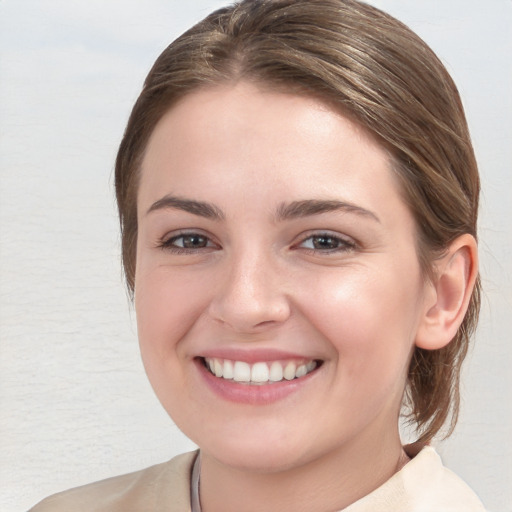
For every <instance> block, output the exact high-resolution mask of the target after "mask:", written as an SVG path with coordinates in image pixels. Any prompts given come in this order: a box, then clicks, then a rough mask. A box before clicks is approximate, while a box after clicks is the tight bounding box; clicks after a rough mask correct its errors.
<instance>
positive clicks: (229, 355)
mask: <svg viewBox="0 0 512 512" xmlns="http://www.w3.org/2000/svg"><path fill="white" fill-rule="evenodd" d="M197 357H202V358H217V359H229V360H230V361H244V362H246V363H249V364H252V363H258V362H263V361H282V360H291V359H305V360H314V359H318V358H317V357H312V356H311V355H308V356H306V355H304V354H297V353H294V352H288V351H284V350H276V349H271V348H270V349H264V348H258V349H250V350H248V349H238V348H216V349H213V348H212V349H207V350H204V351H202V352H201V353H200V354H198V355H197Z"/></svg>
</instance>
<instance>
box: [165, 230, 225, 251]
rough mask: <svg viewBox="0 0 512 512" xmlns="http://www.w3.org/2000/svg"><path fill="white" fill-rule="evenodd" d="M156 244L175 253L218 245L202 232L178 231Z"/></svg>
mask: <svg viewBox="0 0 512 512" xmlns="http://www.w3.org/2000/svg"><path fill="white" fill-rule="evenodd" d="M158 245H159V247H161V248H162V249H166V250H170V251H172V252H176V253H190V252H195V251H200V250H202V249H210V248H216V247H218V246H217V244H215V243H214V242H213V241H212V240H211V239H210V238H209V237H208V236H206V235H204V234H202V233H180V234H179V235H176V236H171V237H170V238H167V239H165V240H162V241H161V242H160V243H159V244H158Z"/></svg>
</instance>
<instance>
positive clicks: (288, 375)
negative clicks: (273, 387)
mask: <svg viewBox="0 0 512 512" xmlns="http://www.w3.org/2000/svg"><path fill="white" fill-rule="evenodd" d="M296 370H297V365H296V364H295V363H293V362H292V361H290V362H289V363H288V364H287V365H286V366H285V369H284V371H283V377H284V378H285V379H286V380H293V379H295V371H296Z"/></svg>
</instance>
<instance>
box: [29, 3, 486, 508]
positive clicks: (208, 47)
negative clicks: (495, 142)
mask: <svg viewBox="0 0 512 512" xmlns="http://www.w3.org/2000/svg"><path fill="white" fill-rule="evenodd" d="M116 187H117V199H118V204H119V211H120V217H121V227H122V235H123V261H124V266H125V271H126V277H127V282H128V286H129V288H130V290H131V291H132V292H133V293H134V300H135V307H136V312H137V324H138V333H139V340H140V346H141V352H142V357H143V361H144V365H145V368H146V371H147V374H148V377H149V379H150V381H151V384H152V386H153V388H154V390H155V392H156V394H157V396H158V397H159V399H160V401H161V403H162V405H163V406H164V408H165V409H166V411H167V412H168V413H169V415H170V416H171V417H172V418H173V420H174V421H175V422H176V424H177V425H178V426H179V427H180V429H182V430H183V432H184V433H185V434H187V436H189V437H190V438H191V439H192V440H193V441H194V442H196V443H197V445H198V446H199V447H200V452H199V455H197V454H189V455H186V456H183V457H180V458H178V459H175V460H173V461H170V462H169V463H167V464H163V465H160V466H156V467H153V468H150V469H147V470H144V471H142V472H139V473H135V474H132V475H126V476H124V477H118V478H116V479H112V480H109V481H107V482H103V483H98V484H92V485H91V486H87V487H85V488H81V489H79V490H74V491H69V492H68V493H64V494H62V495H59V496H57V497H53V498H49V499H48V500H46V501H45V502H43V504H41V505H40V508H38V507H36V509H34V510H37V511H43V510H64V509H66V510H70V509H73V507H75V506H76V504H77V503H80V504H81V506H83V505H84V504H86V508H87V510H123V511H126V510H141V509H144V510H176V511H189V510H191V507H192V510H193V511H198V510H200V509H201V510H203V512H220V511H223V512H230V511H238V512H243V511H278V510H279V511H287V510H290V511H291V510H293V511H294V512H300V511H311V510H318V511H334V510H342V509H343V510H344V509H347V510H350V511H353V512H357V511H370V510H371V511H375V510H379V511H381V512H386V511H388V510H389V511H391V510H393V511H397V510H404V511H405V510H407V511H415V510H418V511H419V510H461V511H462V510H464V511H466V512H467V511H477V510H483V507H482V506H481V504H480V503H479V501H478V499H477V498H476V496H475V495H474V494H473V493H472V492H471V491H470V490H469V488H467V487H466V486H465V484H464V483H463V482H462V481H461V480H459V479H458V478H457V477H455V476H454V475H453V474H452V473H450V472H449V471H448V470H446V469H445V468H444V467H443V466H442V464H441V462H440V460H439V458H438V456H437V455H436V453H435V452H434V450H433V449H432V448H430V447H428V446H424V447H423V445H421V446H416V447H409V448H407V447H405V448H404V447H402V444H401V441H400V435H399V429H398V418H399V415H400V413H401V411H402V410H403V409H404V408H405V409H406V410H407V408H408V410H409V414H410V417H411V419H412V421H415V422H416V424H417V427H418V438H419V440H420V441H421V443H423V444H424V443H426V442H428V441H429V440H430V439H431V438H432V437H433V436H434V435H435V434H436V433H437V432H438V431H439V429H440V428H441V427H442V425H443V424H444V423H445V422H446V421H447V420H448V419H449V418H450V414H451V418H452V419H451V425H452V426H453V425H454V424H455V420H456V415H457V408H458V376H459V372H460V365H461V363H462V360H463V359H464V355H465V353H466V350H467V344H468V341H469V336H470V334H471V332H472V330H473V328H474V325H475V322H476V316H477V312H478V303H479V300H478V290H479V285H478V277H477V247H476V241H475V233H476V214H477V208H478V193H479V181H478V174H477V169H476V164H475V159H474V155H473V151H472V148H471V144H470V141H469V135H468V132H467V127H466V123H465V120H464V114H463V111H462V107H461V104H460V100H459V97H458V94H457V91H456V89H455V86H454V85H453V82H452V81H451V79H450V77H449V76H448V74H447V72H446V71H445V70H444V68H443V67H442V65H441V64H440V62H439V61H438V60H437V58H436V57H435V56H434V55H433V54H432V52H431V51H430V50H429V49H428V48H427V47H426V46H425V44H424V43H423V42H422V41H421V40H420V39H418V37H417V36H415V35H414V34H413V33H411V31H410V30H409V29H407V28H406V27H405V26H403V25H402V24H400V23H399V22H398V21H396V20H394V19H393V18H391V17H389V16H388V15H386V14H384V13H382V12H381V11H378V10H377V9H375V8H372V7H369V6H367V5H365V4H361V3H359V2H355V1H352V0H318V1H316V0H315V1H304V0H299V1H291V0H274V1H243V2H241V3H239V4H235V5H234V6H232V7H229V8H225V9H222V10H219V11H217V12H215V13H213V14H211V15H210V16H209V17H207V18H206V19H205V20H204V21H203V22H201V23H199V24H198V25H197V26H196V27H194V28H192V29H191V30H190V31H188V32H187V33H185V34H184V35H183V36H181V37H180V38H179V39H178V40H177V41H175V42H174V43H173V44H171V46H169V48H167V49H166V50H165V51H164V53H163V54H162V55H161V56H160V58H159V59H158V60H157V62H156V63H155V65H154V67H153V69H152V70H151V72H150V74H149V76H148V78H147V80H146V83H145V86H144V89H143V91H142V93H141V95H140V97H139V99H138V100H137V103H136V105H135V107H134V109H133V112H132V115H131V117H130V120H129V122H128V126H127V129H126V133H125V135H124V138H123V141H122V143H121V147H120V150H119V154H118V160H117V166H116ZM411 459H412V460H411ZM347 507H348V508H347Z"/></svg>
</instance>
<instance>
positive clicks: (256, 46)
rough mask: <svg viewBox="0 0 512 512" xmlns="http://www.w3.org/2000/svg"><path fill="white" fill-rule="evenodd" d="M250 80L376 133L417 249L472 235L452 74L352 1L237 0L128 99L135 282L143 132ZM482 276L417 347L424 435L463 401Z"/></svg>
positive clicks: (127, 201) (411, 38) (127, 231)
mask: <svg viewBox="0 0 512 512" xmlns="http://www.w3.org/2000/svg"><path fill="white" fill-rule="evenodd" d="M241 79H244V80H250V81H254V82H258V83H261V84H265V85H266V86H270V87H274V88H278V89H279V90H284V91H289V92H300V93H306V94H313V95H315V96H317V97H320V98H322V99H323V100H325V101H327V102H329V104H331V105H335V106H337V107H339V108H340V109H341V111H342V112H343V113H344V114H346V115H348V116H350V117H351V119H353V120H355V121H357V122H358V123H359V124H360V125H361V126H363V127H365V128H366V129H367V130H368V131H370V132H371V133H373V134H374V135H376V136H377V137H378V139H379V140H380V141H381V142H382V144H383V145H384V146H385V147H386V148H388V150H389V152H390V154H391V155H392V160H393V163H394V168H395V171H396V174H397V176H398V179H399V181H400V183H401V186H402V191H403V196H404V199H405V201H406V202H407V204H408V205H409V207H410V209H411V211H412V213H413V215H414V217H415V220H416V223H417V228H418V255H419V259H420V262H421V265H422V268H423V270H424V273H425V275H426V278H432V277H433V275H432V273H433V265H432V263H433V261H434V260H435V258H436V257H437V256H439V255H440V254H442V252H443V250H444V249H446V248H447V246H448V245H449V244H450V242H451V241H453V240H454V239H455V238H456V237H458V236H459V235H461V234H463V233H470V234H471V235H473V236H475V237H476V219H477V212H478V197H479V178H478V170H477V166H476V161H475V157H474V154H473V149H472V146H471V141H470V137H469V133H468V128H467V124H466V120H465V116H464V111H463V108H462V105H461V101H460V98H459V95H458V92H457V89H456V87H455V85H454V83H453V81H452V79H451V78H450V76H449V74H448V72H447V71H446V69H445V68H444V66H443V65H442V64H441V62H440V61H439V59H438V58H437V57H436V56H435V54H434V53H433V52H432V51H431V50H430V48H428V46H427V45H426V44H425V43H424V42H423V41H422V40H421V39H420V38H419V37H418V36H416V35H415V34H414V33H413V32H412V31H411V30H410V29H408V28H407V27H406V26H405V25H403V24H402V23H400V22H399V21H397V20H396V19H394V18H392V17H391V16H389V15H387V14H385V13H383V12H382V11H380V10H378V9H376V8H374V7H371V6H369V5H366V4H364V3H361V2H358V1H356V0H244V1H242V2H239V3H236V4H234V5H232V6H230V7H227V8H224V9H220V10H218V11H216V12H214V13H212V14H210V15H209V16H208V17H206V18H205V19H204V20H203V21H201V22H200V23H198V24H197V25H196V26H194V27H193V28H191V29H190V30H189V31H187V32H186V33H184V34H183V35H182V36H181V37H179V38H178V39H177V40H176V41H174V42H173V43H172V44H171V45H170V46H169V47H168V48H167V49H166V50H165V51H164V52H163V53H162V54H161V55H160V57H159V58H158V59H157V61H156V62H155V64H154V66H153V68H152V69H151V71H150V73H149V75H148V77H147V78H146V81H145V83H144V88H143V90H142V92H141V94H140V96H139V98H138V100H137V102H136V103H135V106H134V108H133V111H132V113H131V116H130V119H129V121H128V125H127V127H126V131H125V134H124V137H123V140H122V142H121V145H120V148H119V152H118V155H117V161H116V174H115V182H116V194H117V202H118V207H119V215H120V222H121V232H122V253H123V265H124V270H125V275H126V280H127V284H128V288H129V290H130V292H131V293H133V291H134V277H135V263H136V262H135V246H136V240H137V204H136V195H137V186H138V179H139V168H140V163H141V160H142V158H143V155H144V150H145V147H146V145H147V142H148V139H149V137H150V135H151V133H152V132H153V129H154V128H155V126H156V124H157V123H158V121H159V120H160V118H161V117H162V116H163V115H164V113H165V112H166V111H168V109H169V108H170V107H171V106H172V105H173V104H174V103H175V102H176V101H178V100H179V99H180V98H182V97H183V96H185V95H186V94H189V93H190V92H191V91H193V90H195V89H197V88H199V87H205V86H208V85H214V84H221V83H223V82H235V81H237V80H241ZM479 290H480V285H479V282H477V285H476V287H475V289H474V291H473V295H472V297H471V301H470V305H469V309H468V311H467V314H466V316H465V318H464V321H463V323H462V325H461V327H460V329H459V331H458V333H457V335H456V336H455V338H454V339H453V340H452V341H451V343H449V344H448V345H447V346H446V347H445V348H442V349H440V350H433V351H428V350H423V349H419V348H415V350H414V353H413V355H412V359H411V363H410V368H409V375H408V381H407V387H406V392H405V396H404V405H405V407H406V409H407V414H408V417H409V418H410V419H411V421H413V422H415V423H416V426H417V428H418V432H419V435H420V440H423V441H425V440H429V439H431V438H432V437H433V436H434V435H435V434H436V433H437V432H438V431H439V430H440V428H441V427H442V426H443V425H444V424H445V422H446V421H447V419H449V418H451V422H450V424H449V425H450V429H449V431H448V433H451V430H452V429H453V427H454V425H455V422H456V420H457V414H458V410H459V376H460V369H461V364H462V361H463V359H464V357H465V355H466V352H467V349H468V343H469V338H470V336H471V334H472V333H473V331H474V329H475V326H476V322H477V317H478V310H479V304H480V296H479Z"/></svg>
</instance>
